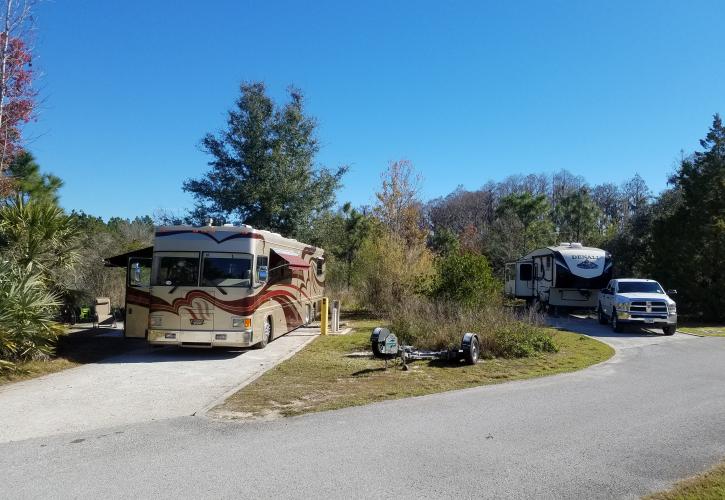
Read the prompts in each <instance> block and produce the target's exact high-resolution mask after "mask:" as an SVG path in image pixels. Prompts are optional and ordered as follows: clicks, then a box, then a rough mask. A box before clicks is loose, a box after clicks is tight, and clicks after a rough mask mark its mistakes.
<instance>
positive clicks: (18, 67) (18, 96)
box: [0, 0, 37, 191]
mask: <svg viewBox="0 0 725 500" xmlns="http://www.w3.org/2000/svg"><path fill="white" fill-rule="evenodd" d="M34 3H35V2H34V0H0V9H2V12H1V15H2V32H0V180H3V181H7V176H6V175H5V174H6V170H7V168H8V166H9V165H10V164H11V163H12V162H13V160H14V159H15V158H16V157H17V155H18V154H20V153H22V152H23V142H22V126H23V125H24V124H25V123H28V122H29V121H30V120H31V119H32V117H33V112H34V109H35V98H36V96H37V93H36V91H35V90H34V89H33V87H32V80H33V58H32V53H31V50H30V47H29V45H28V38H29V36H30V31H31V26H32V16H31V8H32V7H33V5H34ZM8 189H9V185H8V182H3V183H2V185H0V191H3V190H8Z"/></svg>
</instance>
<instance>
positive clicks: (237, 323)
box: [232, 316, 252, 330]
mask: <svg viewBox="0 0 725 500" xmlns="http://www.w3.org/2000/svg"><path fill="white" fill-rule="evenodd" d="M242 327H244V328H246V329H247V330H249V329H250V328H252V318H239V317H236V316H234V317H232V328H242Z"/></svg>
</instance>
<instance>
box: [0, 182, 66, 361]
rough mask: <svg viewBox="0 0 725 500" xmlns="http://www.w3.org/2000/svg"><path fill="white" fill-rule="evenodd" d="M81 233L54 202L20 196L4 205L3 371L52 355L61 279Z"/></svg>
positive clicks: (0, 225) (0, 223) (0, 281)
mask: <svg viewBox="0 0 725 500" xmlns="http://www.w3.org/2000/svg"><path fill="white" fill-rule="evenodd" d="M77 233H78V231H77V229H76V224H75V222H74V220H73V219H71V218H70V217H68V216H67V215H66V214H65V213H64V212H63V210H62V209H61V208H59V207H58V206H57V205H55V204H53V203H45V202H43V203H38V202H34V201H25V200H24V199H23V197H22V196H20V195H18V196H16V197H14V198H12V199H10V200H6V201H5V202H4V203H3V204H2V205H0V370H3V369H12V368H13V367H14V362H16V361H22V360H29V359H37V358H42V357H45V356H48V355H49V354H51V353H52V352H53V345H54V343H55V339H56V337H57V336H58V334H59V333H61V332H62V327H61V326H60V325H58V324H57V323H55V322H54V321H53V317H54V316H55V313H56V311H57V308H58V305H59V304H58V295H57V294H56V293H54V292H57V291H61V290H62V289H63V286H61V285H60V284H59V277H60V276H61V274H62V273H63V272H64V271H67V270H69V269H70V268H71V267H72V266H73V263H74V262H75V260H76V248H77V241H78V234H77Z"/></svg>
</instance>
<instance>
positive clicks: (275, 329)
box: [127, 225, 325, 347]
mask: <svg viewBox="0 0 725 500" xmlns="http://www.w3.org/2000/svg"><path fill="white" fill-rule="evenodd" d="M129 270H130V271H133V269H132V268H129ZM324 283H325V260H324V252H323V250H322V249H320V248H316V247H313V246H310V245H306V244H304V243H300V242H299V241H296V240H293V239H289V238H284V237H282V236H281V235H279V234H277V233H272V232H269V231H260V230H256V229H253V228H251V227H249V226H232V225H224V226H206V227H191V226H167V227H158V228H157V229H156V234H155V239H154V246H153V261H152V265H151V279H150V288H149V303H150V305H149V312H148V336H147V338H148V341H149V342H150V343H151V344H156V345H168V344H173V345H178V346H185V347H213V346H234V347H247V346H252V345H257V346H259V347H264V346H265V345H267V343H268V342H270V341H272V340H273V339H274V338H276V337H279V336H281V335H284V334H285V333H287V332H289V331H291V330H293V329H295V328H297V327H299V326H301V325H304V324H306V323H308V322H310V321H312V320H313V319H314V317H315V314H316V311H317V303H318V301H319V300H320V299H321V298H322V296H323V293H324ZM127 302H128V298H127Z"/></svg>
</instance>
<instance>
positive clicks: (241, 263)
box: [201, 252, 252, 287]
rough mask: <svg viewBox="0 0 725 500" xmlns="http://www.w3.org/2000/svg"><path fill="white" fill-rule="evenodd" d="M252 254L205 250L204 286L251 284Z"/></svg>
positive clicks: (202, 274) (203, 264)
mask: <svg viewBox="0 0 725 500" xmlns="http://www.w3.org/2000/svg"><path fill="white" fill-rule="evenodd" d="M251 280H252V256H251V255H247V254H242V253H226V252H213V253H212V252H205V253H204V260H203V263H202V271H201V285H202V286H220V287H227V286H250V285H251Z"/></svg>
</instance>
